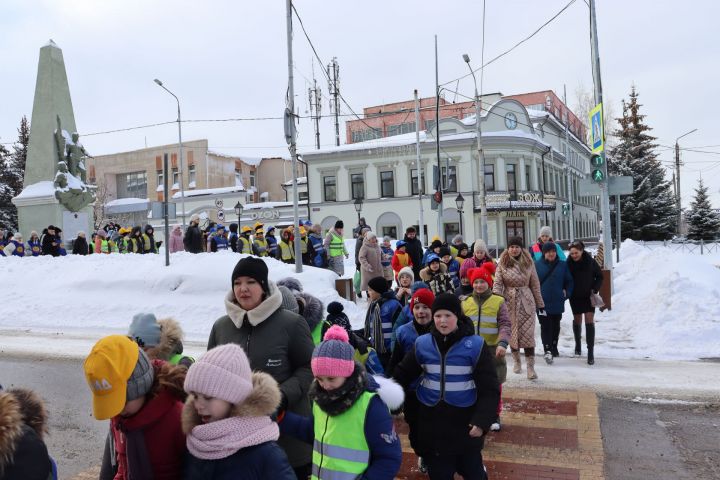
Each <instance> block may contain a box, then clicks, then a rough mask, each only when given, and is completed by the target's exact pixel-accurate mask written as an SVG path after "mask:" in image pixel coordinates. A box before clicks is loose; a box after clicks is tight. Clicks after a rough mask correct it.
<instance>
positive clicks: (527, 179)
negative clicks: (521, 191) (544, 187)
mask: <svg viewBox="0 0 720 480" xmlns="http://www.w3.org/2000/svg"><path fill="white" fill-rule="evenodd" d="M525 190H526V191H530V190H532V188H531V187H530V169H528V168H526V169H525Z"/></svg>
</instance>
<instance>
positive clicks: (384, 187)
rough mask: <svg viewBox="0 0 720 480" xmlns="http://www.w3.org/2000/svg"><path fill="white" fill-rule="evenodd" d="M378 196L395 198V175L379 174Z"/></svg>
mask: <svg viewBox="0 0 720 480" xmlns="http://www.w3.org/2000/svg"><path fill="white" fill-rule="evenodd" d="M380 196H381V197H394V196H395V175H394V173H393V172H391V171H385V172H380Z"/></svg>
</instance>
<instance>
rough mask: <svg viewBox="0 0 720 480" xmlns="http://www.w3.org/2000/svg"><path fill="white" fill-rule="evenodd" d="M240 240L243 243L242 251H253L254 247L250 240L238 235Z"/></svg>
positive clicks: (249, 252) (248, 252)
mask: <svg viewBox="0 0 720 480" xmlns="http://www.w3.org/2000/svg"><path fill="white" fill-rule="evenodd" d="M238 241H240V243H241V244H242V248H241V249H240V253H247V254H248V255H249V254H251V253H252V247H251V246H250V240H249V239H247V238H245V237H243V236H240V237H238Z"/></svg>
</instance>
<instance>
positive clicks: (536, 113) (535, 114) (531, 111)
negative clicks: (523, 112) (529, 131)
mask: <svg viewBox="0 0 720 480" xmlns="http://www.w3.org/2000/svg"><path fill="white" fill-rule="evenodd" d="M527 112H528V115H530V116H531V117H533V118H545V117H547V116H548V115H550V114H549V113H548V112H546V111H544V110H534V109H532V108H528V109H527Z"/></svg>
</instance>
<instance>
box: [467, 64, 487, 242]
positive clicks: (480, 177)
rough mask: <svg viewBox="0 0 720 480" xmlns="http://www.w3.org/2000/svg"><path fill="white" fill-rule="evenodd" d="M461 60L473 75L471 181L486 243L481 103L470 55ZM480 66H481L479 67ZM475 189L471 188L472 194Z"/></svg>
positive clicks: (481, 231)
mask: <svg viewBox="0 0 720 480" xmlns="http://www.w3.org/2000/svg"><path fill="white" fill-rule="evenodd" d="M463 60H465V63H467V66H468V68H469V69H470V73H471V74H472V77H473V83H474V84H475V125H476V131H477V151H478V163H479V165H478V169H479V170H480V171H479V172H478V174H477V175H473V183H474V184H477V186H478V188H477V190H478V191H479V192H480V202H479V203H480V235H481V237H482V239H483V241H484V242H485V243H486V244H487V241H488V238H487V236H488V231H487V221H488V215H487V203H486V199H485V157H484V156H483V150H482V127H481V124H480V123H481V122H480V112H481V111H482V104H481V103H480V95H479V94H478V89H477V79H476V78H475V72H474V71H473V69H472V67H471V66H470V57H469V56H468V54H467V53H464V54H463ZM480 68H482V66H481V67H480ZM474 194H475V189H473V195H474Z"/></svg>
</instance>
